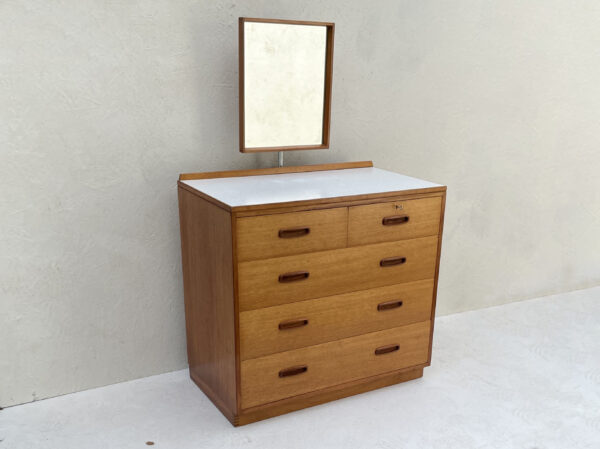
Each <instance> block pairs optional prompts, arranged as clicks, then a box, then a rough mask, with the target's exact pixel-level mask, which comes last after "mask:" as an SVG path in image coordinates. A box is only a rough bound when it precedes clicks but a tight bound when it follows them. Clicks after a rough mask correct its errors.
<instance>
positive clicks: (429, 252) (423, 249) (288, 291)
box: [238, 236, 438, 311]
mask: <svg viewBox="0 0 600 449" xmlns="http://www.w3.org/2000/svg"><path fill="white" fill-rule="evenodd" d="M437 246H438V237H437V236H432V237H425V238H420V239H412V240H403V241H399V242H389V243H379V244H376V245H367V246H360V247H355V248H343V249H336V250H331V251H321V252H318V253H310V254H300V255H297V256H288V257H278V258H275V259H267V260H258V261H250V262H242V263H239V264H238V298H239V307H240V311H245V310H252V309H259V308H262V307H270V306H276V305H280V304H286V303H290V302H295V301H302V300H304V299H311V298H320V297H323V296H330V295H337V294H340V293H347V292H352V291H357V290H367V289H370V288H374V287H381V286H384V285H393V284H400V283H404V282H410V281H416V280H421V279H431V278H433V277H434V272H435V265H436V255H437Z"/></svg>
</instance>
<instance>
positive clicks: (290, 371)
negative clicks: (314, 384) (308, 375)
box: [279, 365, 308, 377]
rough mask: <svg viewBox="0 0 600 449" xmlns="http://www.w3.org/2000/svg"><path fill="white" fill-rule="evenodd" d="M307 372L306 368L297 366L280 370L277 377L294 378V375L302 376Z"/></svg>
mask: <svg viewBox="0 0 600 449" xmlns="http://www.w3.org/2000/svg"><path fill="white" fill-rule="evenodd" d="M307 371H308V366H306V365H298V366H292V367H290V368H286V369H282V370H281V371H279V377H288V376H295V375H296V374H302V373H305V372H307Z"/></svg>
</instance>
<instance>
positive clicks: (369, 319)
mask: <svg viewBox="0 0 600 449" xmlns="http://www.w3.org/2000/svg"><path fill="white" fill-rule="evenodd" d="M432 299H433V279H426V280H422V281H416V282H409V283H406V284H399V285H390V286H386V287H379V288H373V289H371V290H364V291H358V292H352V293H346V294H343V295H337V296H329V297H326V298H317V299H310V300H308V301H300V302H296V303H292V304H284V305H281V306H275V307H267V308H264V309H256V310H248V311H246V312H242V313H241V314H240V321H239V322H240V357H241V359H242V360H246V359H253V358H256V357H261V356H264V355H268V354H274V353H277V352H284V351H290V350H292V349H298V348H303V347H306V346H311V345H316V344H319V343H325V342H328V341H333V340H339V339H341V338H346V337H351V336H354V335H361V334H366V333H369V332H375V331H379V330H382V329H389V328H392V327H397V326H402V325H405V324H410V323H416V322H419V321H426V320H429V319H430V318H431V307H432Z"/></svg>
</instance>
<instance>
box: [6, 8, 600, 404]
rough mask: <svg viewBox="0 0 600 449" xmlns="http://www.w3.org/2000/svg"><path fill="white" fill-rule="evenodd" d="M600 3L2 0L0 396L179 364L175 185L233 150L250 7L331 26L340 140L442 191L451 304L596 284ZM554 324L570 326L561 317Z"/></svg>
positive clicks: (336, 141) (444, 282)
mask: <svg viewBox="0 0 600 449" xmlns="http://www.w3.org/2000/svg"><path fill="white" fill-rule="evenodd" d="M599 8H600V5H599V4H598V3H597V2H594V1H583V0H571V1H566V0H561V1H542V0H539V1H533V0H525V1H523V0H504V1H491V0H484V1H482V0H472V1H467V0H459V1H456V2H445V1H441V0H440V1H427V0H426V1H423V0H418V1H417V0H414V1H396V0H394V1H392V0H389V1H377V2H365V1H360V0H353V1H341V0H340V1H330V0H329V1H323V0H318V1H317V0H314V1H285V2H284V1H272V0H269V1H266V0H265V1H262V2H259V1H244V2H231V1H227V2H225V1H223V2H217V1H205V2H192V1H187V2H186V1H179V2H175V1H167V0H162V1H151V0H148V1H144V2H126V1H122V2H116V1H101V0H95V1H94V0H77V1H75V0H72V1H68V0H63V1H55V2H49V1H42V0H37V1H31V0H29V1H25V0H22V1H10V2H1V3H0V39H1V44H0V189H1V192H2V195H1V196H0V312H1V313H0V373H1V374H0V405H2V406H6V405H10V404H16V403H21V402H27V401H31V400H35V399H40V398H44V397H49V396H54V395H59V394H62V393H68V392H72V391H77V390H82V389H86V388H90V387H95V386H99V385H105V384H109V383H114V382H119V381H123V380H127V379H132V378H136V377H141V376H147V375H151V374H156V373H162V372H165V371H170V370H175V369H180V368H183V367H185V365H186V355H185V339H184V316H183V299H182V286H181V273H180V271H181V270H180V260H179V257H180V255H179V236H178V219H177V205H176V189H175V181H176V178H177V174H178V173H180V172H185V171H202V170H222V169H233V168H250V167H259V166H261V167H262V166H269V165H273V164H274V163H275V161H276V156H275V155H272V154H271V155H241V154H239V153H238V152H237V146H238V136H237V41H236V39H237V18H238V17H239V16H250V17H252V16H254V17H257V16H258V17H280V18H293V19H312V20H326V21H333V22H336V36H335V38H336V43H335V63H334V81H333V83H334V87H333V115H332V137H331V140H332V149H331V150H330V151H321V152H312V151H311V152H304V153H298V154H293V155H287V156H286V162H287V163H290V164H292V163H295V164H298V163H299V164H305V163H319V162H329V161H350V160H363V159H372V160H374V162H375V164H376V165H377V166H379V167H381V168H388V169H391V170H395V171H399V172H402V173H406V174H409V175H412V176H417V177H423V178H425V179H428V180H432V181H436V182H440V183H445V184H447V185H448V203H447V215H446V228H445V235H444V245H443V261H442V262H443V263H442V268H441V275H440V289H439V290H440V291H439V299H438V311H439V313H441V314H447V313H451V312H458V311H463V310H469V309H476V308H481V307H487V306H490V305H496V304H502V303H506V302H509V301H515V300H521V299H526V298H531V297H536V296H540V295H544V294H549V293H555V292H561V291H567V290H572V289H579V288H584V287H589V286H592V285H598V284H600V239H599V238H598V230H599V229H600V178H599V177H598V172H599V171H600V151H599V148H600V82H599V80H600V58H599V53H598V51H599V50H598V49H599V48H600V27H599V26H598V24H599V23H600V9H599ZM557 325H558V326H559V325H560V323H557Z"/></svg>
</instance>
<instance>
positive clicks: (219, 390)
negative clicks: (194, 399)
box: [178, 162, 446, 425]
mask: <svg viewBox="0 0 600 449" xmlns="http://www.w3.org/2000/svg"><path fill="white" fill-rule="evenodd" d="M178 191H179V214H180V227H181V247H182V261H183V283H184V296H185V316H186V336H187V352H188V361H189V368H190V375H191V378H192V379H193V380H194V382H195V383H196V384H197V385H198V386H199V387H200V388H201V389H202V390H203V391H204V393H205V394H206V395H207V396H208V397H209V398H210V399H211V400H212V402H213V403H214V404H215V405H216V406H217V407H218V408H219V410H221V412H222V413H223V414H224V415H225V416H226V417H227V418H228V419H229V420H230V421H231V422H232V423H233V424H234V425H241V424H247V423H250V422H253V421H257V420H260V419H264V418H268V417H271V416H276V415H279V414H282V413H287V412H290V411H293V410H298V409H301V408H305V407H309V406H312V405H316V404H320V403H323V402H327V401H331V400H334V399H338V398H342V397H345V396H349V395H353V394H357V393H361V392H365V391H369V390H372V389H375V388H380V387H384V386H387V385H392V384H395V383H398V382H403V381H407V380H411V379H415V378H418V377H421V376H422V374H423V368H424V367H426V366H428V365H429V364H430V362H431V343H432V336H433V323H434V316H435V315H434V312H435V298H436V289H437V277H438V270H439V258H440V248H441V236H442V225H443V217H444V204H445V195H446V187H444V186H441V185H437V184H433V183H430V182H427V181H421V180H418V179H414V178H409V177H406V176H403V175H399V174H396V173H392V172H388V171H385V170H379V169H376V168H373V167H372V164H371V163H370V162H356V163H344V164H326V165H320V166H302V167H285V168H273V169H257V170H245V171H231V172H215V173H196V174H185V175H181V176H180V180H179V183H178Z"/></svg>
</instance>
